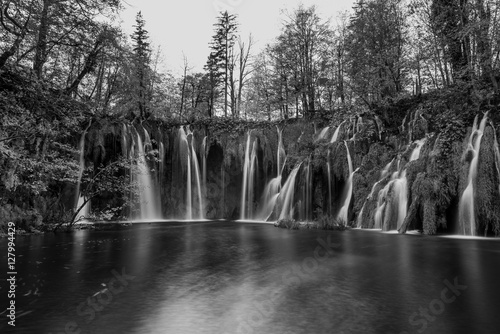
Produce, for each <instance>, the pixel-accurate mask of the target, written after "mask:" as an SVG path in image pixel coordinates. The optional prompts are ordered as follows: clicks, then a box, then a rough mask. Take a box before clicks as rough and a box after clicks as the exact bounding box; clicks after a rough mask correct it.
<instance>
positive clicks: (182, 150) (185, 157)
mask: <svg viewBox="0 0 500 334" xmlns="http://www.w3.org/2000/svg"><path fill="white" fill-rule="evenodd" d="M177 137H178V140H179V158H180V161H181V165H182V167H183V169H184V167H185V168H186V169H187V172H186V215H185V219H188V220H192V219H193V205H192V202H191V197H192V196H191V155H190V149H189V143H188V138H187V135H186V131H184V128H183V127H182V126H181V127H180V128H179V131H178V136H177Z"/></svg>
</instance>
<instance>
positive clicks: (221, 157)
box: [0, 97, 500, 236]
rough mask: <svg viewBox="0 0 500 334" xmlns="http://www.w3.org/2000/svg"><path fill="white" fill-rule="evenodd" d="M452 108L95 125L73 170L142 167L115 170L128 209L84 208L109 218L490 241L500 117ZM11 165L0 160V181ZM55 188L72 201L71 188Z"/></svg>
mask: <svg viewBox="0 0 500 334" xmlns="http://www.w3.org/2000/svg"><path fill="white" fill-rule="evenodd" d="M443 101H444V102H443ZM450 101H451V99H450V98H444V99H443V98H442V97H437V98H436V97H434V98H433V97H428V98H427V99H420V100H418V99H417V100H415V101H414V102H413V103H406V102H405V103H404V106H405V107H404V108H402V109H401V108H399V109H398V108H397V107H395V106H391V107H390V108H387V109H386V110H384V111H383V112H381V111H378V112H376V113H374V112H365V113H357V114H347V115H345V116H344V117H339V119H334V120H329V119H322V118H317V119H314V120H312V121H306V120H289V121H287V122H279V123H270V122H243V121H235V120H230V119H220V120H200V121H196V122H194V123H193V124H191V125H179V124H169V123H166V122H162V121H145V122H143V123H141V124H137V123H133V124H131V123H127V122H124V121H118V120H116V121H110V120H108V121H97V122H94V123H93V124H92V125H91V126H90V128H89V129H88V130H87V131H86V132H85V133H84V137H83V138H84V143H85V145H84V152H83V153H84V154H83V160H84V164H83V166H81V167H80V168H82V167H85V168H88V167H94V168H95V167H96V166H105V165H109V164H110V163H112V162H113V161H116V160H117V159H119V158H120V157H125V158H129V159H133V158H136V160H134V162H133V163H134V164H138V165H140V166H139V167H141V166H143V167H142V169H141V168H139V169H138V170H140V171H141V170H142V172H140V173H138V172H137V171H136V172H132V171H131V170H130V171H125V170H122V171H120V170H118V171H117V173H129V174H127V175H125V176H126V177H128V178H129V179H130V182H137V186H138V187H139V188H140V189H139V192H138V194H136V195H134V196H131V198H130V199H131V201H130V203H125V202H126V201H124V200H123V198H118V197H117V196H115V194H114V193H113V192H112V191H108V192H106V191H103V192H102V193H100V194H99V195H98V196H96V197H95V198H94V199H93V200H92V201H91V204H92V205H91V207H92V211H93V212H94V213H98V212H101V211H104V210H106V208H108V209H109V208H110V207H118V206H121V207H123V209H121V210H119V211H115V213H114V218H127V219H141V218H142V219H144V218H148V217H149V218H151V219H153V218H154V219H158V218H164V219H186V218H187V219H199V218H208V219H218V218H224V219H259V220H263V219H272V220H277V219H280V218H287V219H296V220H303V221H304V220H306V221H311V220H322V221H325V220H334V221H338V222H344V223H347V224H349V225H350V226H357V227H361V228H380V229H383V230H398V231H399V232H401V233H405V232H406V231H407V230H415V229H416V230H420V231H422V232H423V233H426V234H436V233H458V234H467V235H471V234H472V235H488V236H493V235H498V234H499V233H500V206H499V205H497V204H498V203H500V153H499V150H498V143H497V137H496V130H495V128H494V124H495V122H496V121H498V120H497V119H496V118H495V116H494V115H495V114H494V113H493V112H490V113H489V115H491V116H487V117H486V118H484V122H481V120H482V118H483V112H479V111H477V112H474V113H471V112H470V110H471V108H470V107H461V108H459V107H458V105H459V104H460V103H462V102H463V101H455V103H452V102H450ZM467 108H469V109H467ZM478 109H480V108H478ZM490 110H493V111H494V110H496V109H495V108H493V107H490ZM485 111H486V110H485ZM376 114H379V115H386V118H385V119H380V118H379V117H378V116H376ZM476 115H478V117H477V118H478V119H477V120H476V121H475V122H474V117H475V116H476ZM141 157H142V158H141ZM13 161H14V160H12V159H7V158H5V157H3V158H2V160H0V162H2V164H3V166H4V170H3V172H2V177H3V180H4V183H5V182H7V181H6V180H8V175H9V171H10V170H11V169H12V168H10V167H9V166H10V165H12V164H13V163H14V162H13ZM9 164H10V165H9ZM5 184H7V183H5ZM7 185H8V184H7ZM60 191H64V192H66V193H67V194H68V195H67V196H65V197H67V198H74V197H75V194H73V193H72V192H75V189H74V188H73V187H71V186H66V187H65V188H64V190H62V189H60ZM145 193H147V194H148V196H149V197H148V196H146V195H145ZM42 198H43V196H42ZM144 201H149V202H150V203H149V204H148V203H145V204H144V203H143V202H144ZM41 202H43V200H42V201H41ZM151 202H152V203H151ZM35 204H36V205H35ZM35 204H32V205H28V207H26V208H21V207H20V206H19V205H16V204H15V203H10V204H9V206H8V207H7V206H4V208H3V210H2V211H1V212H0V214H1V215H2V218H3V219H4V220H15V219H21V218H20V217H21V216H22V215H21V214H20V212H24V213H29V215H31V216H30V217H32V220H36V221H37V222H40V221H41V220H44V218H43V217H44V215H42V214H40V210H44V209H43V207H44V205H45V206H47V205H46V204H43V203H42V204H40V201H38V202H37V203H35ZM143 204H144V205H143ZM73 205H74V203H73V201H71V200H68V201H67V203H64V205H61V206H60V207H58V209H57V210H56V211H58V210H59V211H60V212H61V215H60V216H62V213H63V212H68V211H71V210H72V209H73ZM148 205H150V206H148ZM9 208H10V209H9ZM146 208H150V209H146ZM30 210H31V211H30ZM145 210H153V211H155V213H154V214H153V215H150V214H148V213H145V212H144V211H145ZM141 211H142V212H141ZM16 212H17V213H16ZM16 217H17V218H16ZM23 217H24V216H23ZM33 217H36V218H33ZM22 219H26V218H22ZM28 220H29V219H28Z"/></svg>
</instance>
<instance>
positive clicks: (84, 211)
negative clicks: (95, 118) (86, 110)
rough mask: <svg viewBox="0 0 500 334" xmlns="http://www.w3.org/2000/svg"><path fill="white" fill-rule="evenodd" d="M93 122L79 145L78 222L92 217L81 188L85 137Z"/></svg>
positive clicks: (86, 129) (75, 208)
mask: <svg viewBox="0 0 500 334" xmlns="http://www.w3.org/2000/svg"><path fill="white" fill-rule="evenodd" d="M91 124H92V122H89V125H88V126H87V127H86V128H85V131H83V133H82V136H81V137H80V142H79V144H78V149H79V151H80V157H79V168H78V181H77V184H76V190H75V207H74V211H75V212H77V211H78V210H80V211H79V212H78V213H77V216H76V220H78V219H79V218H80V217H83V218H88V217H89V216H90V201H88V202H87V203H85V201H86V200H87V198H85V197H84V196H83V195H82V193H81V191H80V190H81V189H80V186H81V184H82V176H83V171H84V170H85V135H86V134H87V131H88V129H89V128H90V125H91Z"/></svg>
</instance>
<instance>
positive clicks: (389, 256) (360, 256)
mask: <svg viewBox="0 0 500 334" xmlns="http://www.w3.org/2000/svg"><path fill="white" fill-rule="evenodd" d="M0 250H1V254H2V263H4V265H3V266H2V268H4V269H3V272H2V273H1V275H2V277H5V275H6V271H7V270H6V265H5V264H6V262H7V256H6V255H7V239H0ZM16 256H17V263H16V266H17V273H18V274H17V289H16V314H17V318H16V327H15V331H14V330H13V328H12V327H10V326H7V325H6V321H4V320H5V318H4V319H3V320H2V322H1V323H0V332H1V333H6V332H11V331H12V332H15V333H54V334H55V333H58V334H59V333H175V334H176V333H180V334H183V333H220V334H225V333H227V334H230V333H231V334H233V333H399V334H401V333H424V332H425V333H495V332H498V331H499V328H500V314H499V312H500V286H499V284H500V240H494V239H480V238H477V239H460V238H450V237H437V236H420V235H411V234H410V235H399V234H388V233H382V232H380V231H369V230H357V229H352V230H346V231H321V230H286V229H279V228H276V227H274V226H272V225H269V224H258V223H236V222H229V221H204V222H157V223H147V224H133V225H132V226H129V227H124V228H123V229H119V230H113V231H87V230H81V231H75V232H71V233H57V234H52V233H49V234H45V235H30V236H18V237H17V238H16ZM2 282H5V281H4V280H2ZM0 293H1V294H2V296H1V297H0V298H1V299H0V300H3V302H2V304H3V305H7V304H6V300H7V289H6V288H5V285H4V284H2V288H1V289H0ZM2 308H3V307H2ZM5 315H6V312H4V313H2V316H3V317H5Z"/></svg>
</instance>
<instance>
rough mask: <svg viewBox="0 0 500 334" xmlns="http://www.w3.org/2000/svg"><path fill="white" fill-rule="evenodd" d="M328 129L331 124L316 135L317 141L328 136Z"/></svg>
mask: <svg viewBox="0 0 500 334" xmlns="http://www.w3.org/2000/svg"><path fill="white" fill-rule="evenodd" d="M328 130H330V127H329V126H325V127H324V128H323V129H322V130H321V132H320V133H319V134H318V135H317V136H316V138H315V139H314V141H315V142H317V141H320V140H322V139H324V138H325V137H326V134H327V133H328Z"/></svg>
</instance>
